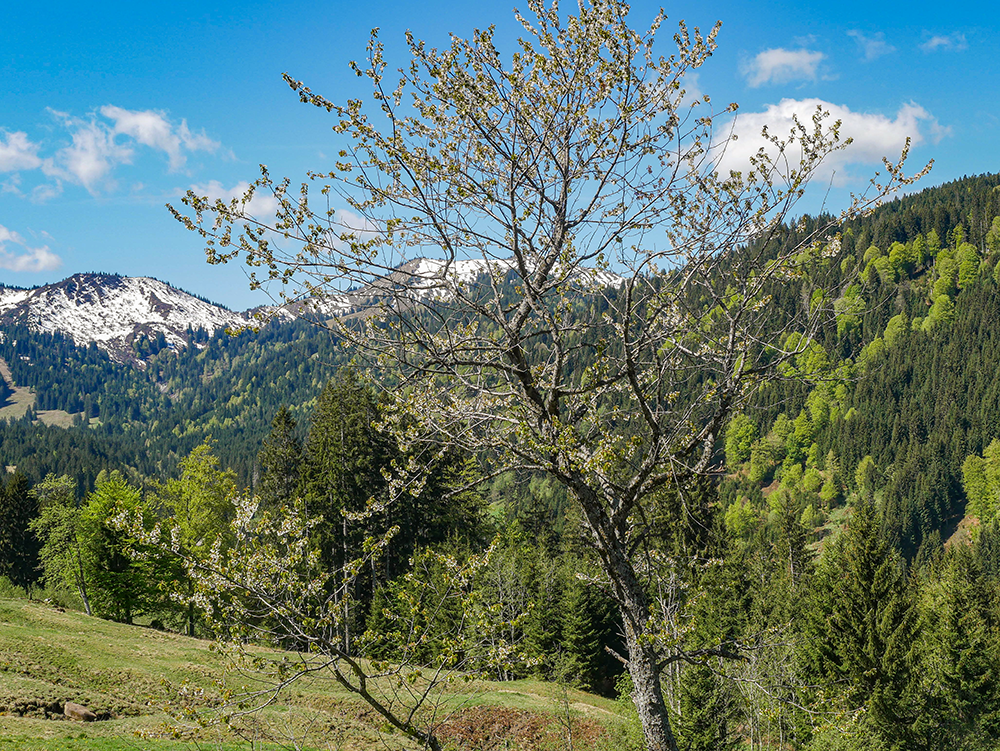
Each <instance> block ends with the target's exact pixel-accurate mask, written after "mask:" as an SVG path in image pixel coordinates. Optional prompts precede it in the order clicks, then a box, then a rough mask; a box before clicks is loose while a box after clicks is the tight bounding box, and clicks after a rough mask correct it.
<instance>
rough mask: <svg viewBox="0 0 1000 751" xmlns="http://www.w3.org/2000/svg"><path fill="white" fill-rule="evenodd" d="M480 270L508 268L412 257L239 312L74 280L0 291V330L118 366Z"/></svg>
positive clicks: (81, 276) (172, 293)
mask: <svg viewBox="0 0 1000 751" xmlns="http://www.w3.org/2000/svg"><path fill="white" fill-rule="evenodd" d="M488 269H489V270H492V271H493V272H494V273H497V272H500V273H506V272H507V271H509V270H510V269H511V264H510V263H509V262H505V261H490V262H487V261H485V260H465V261H459V262H457V263H454V264H451V265H446V264H445V263H444V262H443V261H440V260H434V259H428V258H417V259H414V260H412V261H408V262H406V263H404V264H402V265H400V266H399V267H398V268H396V269H394V270H392V271H391V272H389V273H388V274H387V275H386V276H385V277H382V278H380V279H376V280H373V281H372V283H370V284H368V285H366V286H364V287H361V288H359V289H352V290H347V291H344V292H339V293H335V294H330V295H326V296H323V297H315V298H310V299H307V300H301V301H295V302H289V303H287V304H285V305H283V306H261V307H257V308H253V309H251V310H248V311H242V312H235V311H232V310H229V309H227V308H225V307H223V306H221V305H217V304H215V303H212V302H209V301H208V300H205V299H203V298H200V297H197V296H195V295H192V294H190V293H188V292H184V291H183V290H180V289H177V288H176V287H173V286H171V285H169V284H167V283H166V282H162V281H160V280H158V279H152V278H149V277H125V276H119V275H116V274H104V273H78V274H73V275H72V276H70V277H68V278H66V279H64V280H62V281H61V282H56V283H53V284H46V285H43V286H40V287H34V288H31V289H22V288H17V287H6V286H2V285H0V327H2V326H3V325H4V324H7V325H12V324H15V325H16V324H24V325H27V326H28V327H29V328H30V329H31V330H33V331H36V332H45V333H56V332H59V333H62V334H65V335H68V336H70V337H72V338H73V340H74V342H75V343H76V344H77V345H81V346H83V345H87V344H89V343H91V342H93V343H96V344H97V346H98V347H100V348H101V349H103V350H105V351H107V352H108V354H109V355H110V356H111V358H112V359H114V360H116V361H118V362H129V361H131V362H137V361H138V360H139V358H138V357H137V355H136V348H135V347H134V346H133V344H134V343H135V342H137V341H138V340H141V339H142V338H143V337H145V338H147V339H148V340H149V341H151V342H152V341H157V340H159V341H160V342H161V345H162V346H166V347H170V348H173V349H178V348H183V347H187V346H189V345H190V344H191V343H192V338H193V336H192V335H193V333H194V332H197V331H198V330H199V329H203V330H204V331H205V332H206V333H207V334H208V335H209V336H211V335H212V334H214V333H215V332H216V331H217V330H219V329H239V328H242V327H245V326H248V325H254V326H259V325H261V322H262V321H267V320H268V319H270V318H274V317H277V318H281V319H285V320H288V319H290V318H294V317H297V316H319V317H325V318H332V317H339V316H351V315H366V314H367V313H368V312H369V311H370V310H372V309H373V308H376V307H377V306H378V305H379V303H380V302H381V301H382V300H385V299H386V297H387V295H388V294H389V293H390V290H392V294H393V295H394V296H396V295H398V294H399V293H398V290H399V289H400V288H407V293H406V294H407V296H409V297H410V298H411V299H412V300H414V301H416V300H419V299H428V298H434V299H446V298H447V297H448V296H449V295H451V294H453V292H454V290H455V289H456V288H457V286H458V285H466V284H471V283H474V282H475V280H476V279H477V278H478V277H479V275H480V274H482V273H484V272H486V271H487V270H488ZM586 281H587V282H588V283H591V284H597V285H616V284H618V283H620V281H621V280H620V278H619V277H617V276H616V275H614V274H611V273H609V272H601V271H588V272H587V273H586ZM0 335H2V331H0ZM161 335H162V339H161V338H160V337H161Z"/></svg>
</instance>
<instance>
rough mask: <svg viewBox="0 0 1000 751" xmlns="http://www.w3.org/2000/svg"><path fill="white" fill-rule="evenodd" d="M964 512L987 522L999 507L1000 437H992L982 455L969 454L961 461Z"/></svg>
mask: <svg viewBox="0 0 1000 751" xmlns="http://www.w3.org/2000/svg"><path fill="white" fill-rule="evenodd" d="M962 488H963V489H964V490H965V498H966V504H967V505H966V513H968V514H972V515H973V516H975V517H977V518H978V519H979V520H980V521H981V522H982V523H984V524H985V523H987V522H989V521H990V520H991V519H993V518H994V517H995V516H996V514H997V509H998V507H1000V439H996V438H994V439H993V440H992V441H990V444H989V445H988V446H987V447H986V449H985V450H984V451H983V455H982V456H981V457H980V456H976V455H975V454H970V455H969V456H967V457H966V458H965V461H964V462H963V463H962Z"/></svg>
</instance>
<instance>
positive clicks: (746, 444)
mask: <svg viewBox="0 0 1000 751" xmlns="http://www.w3.org/2000/svg"><path fill="white" fill-rule="evenodd" d="M756 440H757V426H756V425H755V424H754V423H753V421H752V420H751V419H750V418H749V417H747V416H746V415H745V414H743V413H742V412H740V413H738V414H736V415H734V416H733V418H732V419H731V420H730V421H729V426H728V427H727V428H726V465H727V466H728V467H729V469H730V470H735V469H736V468H737V467H738V466H739V465H741V464H743V463H744V462H746V461H748V460H749V459H750V452H751V449H752V448H753V443H754V441H756Z"/></svg>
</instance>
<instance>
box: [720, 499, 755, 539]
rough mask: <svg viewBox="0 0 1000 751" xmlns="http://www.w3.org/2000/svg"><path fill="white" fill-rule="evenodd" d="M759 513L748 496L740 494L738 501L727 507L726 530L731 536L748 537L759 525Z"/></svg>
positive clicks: (737, 537) (736, 537)
mask: <svg viewBox="0 0 1000 751" xmlns="http://www.w3.org/2000/svg"><path fill="white" fill-rule="evenodd" d="M758 519H759V514H758V512H757V509H755V508H754V507H753V504H752V503H750V501H748V500H747V499H746V498H743V497H742V496H740V497H739V498H737V499H736V502H735V503H733V504H732V505H730V506H729V508H727V509H726V514H725V519H724V521H725V525H726V532H728V533H729V536H730V537H733V538H735V539H742V538H744V537H746V536H747V535H748V534H749V533H750V532H751V531H752V530H753V529H754V527H756V525H757V521H758Z"/></svg>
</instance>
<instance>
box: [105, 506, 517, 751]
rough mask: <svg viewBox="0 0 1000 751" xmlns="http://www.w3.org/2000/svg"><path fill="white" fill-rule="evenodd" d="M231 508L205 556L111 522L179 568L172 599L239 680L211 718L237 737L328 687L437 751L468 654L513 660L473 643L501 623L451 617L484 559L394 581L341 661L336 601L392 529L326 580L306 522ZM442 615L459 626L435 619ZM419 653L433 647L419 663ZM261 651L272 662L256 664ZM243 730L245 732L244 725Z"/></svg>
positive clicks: (498, 646) (123, 519)
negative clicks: (307, 693)
mask: <svg viewBox="0 0 1000 751" xmlns="http://www.w3.org/2000/svg"><path fill="white" fill-rule="evenodd" d="M235 505H236V516H235V518H234V519H233V520H232V521H231V523H229V524H228V527H229V530H228V531H229V534H228V535H227V540H228V542H227V543H226V544H223V540H222V539H221V538H220V539H219V540H218V541H217V542H216V544H215V545H214V546H213V548H212V550H211V551H210V552H206V551H197V550H192V549H191V548H190V547H188V546H186V545H185V544H184V542H183V538H182V531H181V530H180V528H179V527H177V526H174V525H173V524H172V523H169V522H168V523H164V524H157V525H156V526H155V527H153V528H151V529H146V528H144V526H143V523H142V519H141V518H139V517H137V516H136V515H134V514H133V515H129V514H123V515H121V516H119V517H117V518H116V519H114V520H113V522H114V523H115V524H116V525H118V526H119V527H120V528H123V529H128V530H131V531H133V532H135V533H136V534H137V535H138V536H139V538H140V539H141V540H142V541H143V542H144V543H145V544H146V545H147V546H148V547H149V549H155V550H158V551H161V552H168V553H170V554H171V555H173V556H175V557H176V559H177V560H178V561H179V562H180V563H181V564H182V565H183V567H184V569H185V573H186V576H187V577H188V579H189V581H190V582H191V583H192V589H191V591H190V592H182V593H178V594H177V599H178V600H179V601H180V602H182V603H184V604H192V605H193V606H196V607H197V609H198V610H199V611H200V612H201V613H203V614H204V615H205V618H206V621H207V622H208V625H209V627H210V628H211V630H212V633H213V634H214V635H215V637H216V638H217V640H218V641H217V647H218V649H219V651H220V652H221V653H222V654H224V655H225V656H226V657H228V658H229V662H230V664H231V665H232V666H234V667H236V668H237V669H238V670H239V671H240V676H241V680H240V687H239V688H238V689H232V690H229V691H227V692H226V698H225V701H224V702H223V703H222V704H221V705H219V704H217V705H216V710H218V712H217V714H218V715H219V716H220V717H222V718H223V720H224V721H225V722H226V723H227V724H228V723H230V722H232V721H235V724H233V725H232V727H233V729H236V730H238V729H239V727H238V726H239V721H241V720H243V719H244V718H258V717H259V716H260V713H261V710H263V709H264V708H266V707H269V706H272V705H274V704H276V703H277V702H278V701H279V700H280V698H281V695H282V693H283V692H284V691H285V690H286V689H288V688H289V687H290V686H291V685H292V684H294V683H295V682H297V681H301V680H303V679H308V678H311V677H320V678H326V679H332V680H334V681H336V683H337V684H339V686H340V687H341V688H343V689H344V690H346V691H347V692H349V693H350V694H353V695H354V696H356V697H357V698H359V699H361V700H362V701H364V702H365V703H367V704H368V705H369V706H370V707H371V708H372V709H374V710H375V711H376V712H377V713H378V714H379V715H380V716H381V718H382V719H383V720H384V722H385V724H386V726H387V727H390V728H392V729H394V730H396V731H398V732H399V733H401V734H402V735H404V736H405V737H407V738H409V739H411V740H413V741H415V742H416V743H417V744H419V745H420V747H421V748H427V749H431V751H441V749H442V745H441V742H440V741H439V739H438V737H437V732H438V729H439V728H440V726H441V725H442V724H443V723H444V722H446V721H447V720H448V719H449V718H450V717H452V716H453V715H454V713H455V712H456V711H458V710H460V709H462V707H463V706H464V704H465V703H466V701H467V700H468V696H469V695H470V694H474V693H475V687H474V686H472V685H471V684H470V681H471V679H472V678H473V677H474V675H475V673H474V672H473V671H472V670H471V669H470V665H469V660H470V655H476V656H477V660H476V662H477V664H476V666H475V667H477V668H486V669H496V668H497V666H498V665H500V664H501V663H506V662H509V661H510V660H512V659H516V654H517V649H516V646H515V645H506V644H502V643H498V640H497V639H496V638H495V635H493V634H488V635H484V632H487V631H489V630H490V628H494V629H497V630H500V631H503V628H504V624H503V623H496V624H489V628H487V627H486V626H485V625H484V623H485V616H484V613H483V612H480V610H481V609H480V610H477V608H476V607H471V608H469V607H465V608H464V609H463V606H465V604H466V603H468V602H469V601H470V599H473V600H474V599H475V597H474V595H473V594H472V589H473V581H474V579H475V578H476V577H477V576H479V575H480V572H481V571H482V570H484V569H486V568H488V567H489V566H490V561H491V555H492V553H493V550H492V549H489V550H487V551H486V552H485V553H484V554H482V555H480V556H468V557H466V558H465V559H463V560H458V559H456V558H454V557H451V556H447V555H443V554H440V553H435V552H433V551H425V552H424V553H423V554H422V555H421V556H420V557H419V559H418V560H417V562H416V564H415V566H414V568H413V570H412V571H411V572H409V573H408V574H407V575H406V577H405V579H404V580H401V581H400V583H401V584H404V586H403V587H402V592H401V593H400V594H399V596H398V597H397V598H396V600H395V601H393V602H391V603H390V605H391V608H387V613H386V614H385V616H384V619H385V623H384V630H383V632H381V633H371V632H369V633H366V634H365V635H363V636H362V637H361V638H360V639H359V640H358V641H359V642H360V644H361V648H360V650H357V651H351V652H349V651H347V649H346V648H345V645H344V642H343V639H342V634H343V627H344V621H345V620H347V619H350V618H351V617H352V616H353V615H354V614H353V613H352V612H350V610H349V609H348V608H346V607H345V605H344V604H345V602H349V601H350V598H349V597H347V596H346V595H345V593H346V592H348V591H349V590H350V589H351V587H352V583H353V581H354V579H355V578H356V577H357V576H358V575H359V573H361V572H362V571H363V570H364V569H365V567H366V566H367V565H368V564H369V563H370V562H371V561H372V560H373V559H375V558H378V557H379V556H380V555H382V554H383V553H384V552H385V548H386V546H387V545H388V544H389V543H390V541H391V539H392V537H393V536H394V535H395V533H396V531H398V530H396V529H392V530H389V531H388V532H386V534H385V535H383V536H382V537H380V538H374V537H373V538H369V539H368V540H366V542H365V544H364V549H363V550H360V551H357V557H356V558H353V559H352V560H350V561H347V562H346V563H345V565H344V566H343V567H341V568H339V569H335V570H330V569H328V568H327V567H326V566H324V565H323V563H322V562H321V560H320V555H319V552H318V551H317V550H316V546H315V545H314V544H313V540H312V538H311V535H310V532H311V530H313V529H314V528H315V526H316V524H317V523H318V520H317V519H307V518H306V517H305V516H304V515H303V514H302V513H301V512H300V511H299V510H296V509H293V508H289V507H282V508H280V509H276V510H274V511H270V512H268V511H265V512H261V511H260V508H259V499H257V498H253V497H246V498H238V499H236V504H235ZM428 568H433V569H434V571H433V575H427V569H428ZM389 611H391V612H389ZM445 611H448V612H451V611H457V612H458V613H459V616H458V617H455V618H442V617H440V614H441V613H442V612H445ZM494 620H497V619H495V618H494ZM429 642H433V643H434V644H435V645H436V649H435V650H433V651H432V653H431V654H430V655H428V651H429V650H428V643H429ZM261 645H264V646H270V647H282V648H284V651H281V652H278V653H276V654H268V653H267V652H265V651H262V650H261V649H260V647H261ZM379 647H382V649H379ZM366 652H368V653H369V654H367V656H366ZM456 689H457V691H456ZM456 693H459V696H458V698H456V696H455V694H456ZM462 697H465V698H462ZM188 704H189V705H190V706H187V707H185V708H184V710H185V711H183V712H181V715H180V716H181V717H182V718H183V719H184V720H186V721H187V722H188V723H203V722H205V721H206V718H205V716H204V714H203V712H202V710H203V709H204V703H203V702H201V701H198V700H197V697H195V699H193V700H189V702H188ZM249 727H250V729H251V731H253V732H256V731H255V730H254V728H255V727H256V725H255V723H252V722H251V723H250V726H249ZM288 732H292V729H291V727H290V728H289V730H288ZM292 740H293V742H295V743H296V744H297V743H298V739H294V738H293V739H292ZM296 747H298V746H296Z"/></svg>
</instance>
